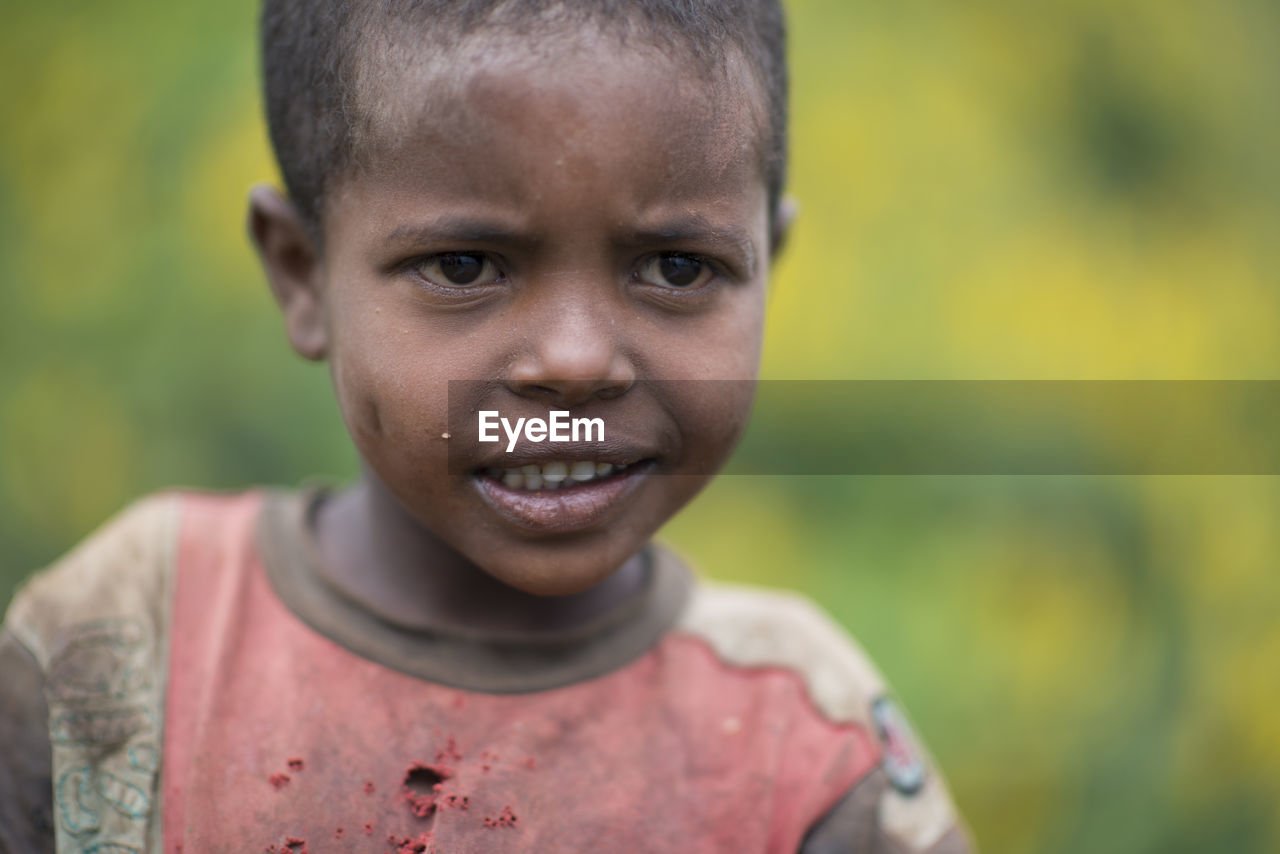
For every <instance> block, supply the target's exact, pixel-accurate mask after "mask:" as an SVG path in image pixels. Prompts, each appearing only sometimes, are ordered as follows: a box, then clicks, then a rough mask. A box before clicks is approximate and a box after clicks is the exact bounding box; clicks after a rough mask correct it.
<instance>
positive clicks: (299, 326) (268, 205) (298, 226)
mask: <svg viewBox="0 0 1280 854" xmlns="http://www.w3.org/2000/svg"><path fill="white" fill-rule="evenodd" d="M249 236H250V237H251V238H252V239H253V245H254V246H255V247H256V248H257V250H258V258H259V259H260V260H261V261H262V268H263V270H265V271H266V274H267V281H268V282H269V283H270V284H271V293H272V294H274V295H275V298H276V302H277V303H279V305H280V310H281V311H283V312H284V325H285V330H286V331H287V332H288V334H289V343H290V344H291V345H293V349H294V351H295V352H297V354H298V355H299V356H302V357H303V358H305V359H312V360H319V359H323V358H324V357H325V353H326V351H327V349H328V345H329V340H328V338H329V336H328V331H327V330H326V328H325V316H324V291H323V288H322V287H321V284H322V280H323V275H322V273H323V270H322V265H321V263H320V255H319V252H318V251H317V248H316V245H315V243H314V241H312V239H311V237H310V235H309V234H308V233H307V229H306V227H305V226H304V225H303V224H302V218H301V217H299V216H298V211H297V209H296V208H295V207H294V206H293V203H292V202H290V201H289V200H288V199H287V198H285V197H284V196H283V195H281V194H280V192H279V191H278V190H276V189H275V188H274V187H270V186H267V185H266V184H258V185H257V186H255V187H254V188H253V189H251V190H250V191H249Z"/></svg>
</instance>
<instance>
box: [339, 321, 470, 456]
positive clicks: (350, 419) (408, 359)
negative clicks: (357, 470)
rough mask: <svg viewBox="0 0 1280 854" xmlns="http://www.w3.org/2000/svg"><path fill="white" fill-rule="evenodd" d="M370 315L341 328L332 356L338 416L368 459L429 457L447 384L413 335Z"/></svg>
mask: <svg viewBox="0 0 1280 854" xmlns="http://www.w3.org/2000/svg"><path fill="white" fill-rule="evenodd" d="M374 318H375V322H372V323H366V324H362V325H359V326H356V327H354V328H353V327H351V326H348V327H346V328H343V329H340V330H339V335H338V338H337V346H336V347H335V348H334V351H333V353H332V356H331V370H332V374H333V383H334V389H335V392H336V394H337V398H338V404H339V406H340V408H341V410H342V414H343V419H344V420H345V422H346V424H347V429H348V431H349V432H350V433H351V437H352V439H353V440H354V441H355V443H356V444H357V446H358V447H359V448H360V450H361V451H362V452H363V453H364V455H365V456H366V458H367V459H369V460H370V462H374V461H375V460H376V459H384V458H390V457H403V456H409V457H428V456H430V453H431V451H432V450H433V449H434V443H432V442H430V441H428V440H429V439H430V438H431V437H432V436H433V435H434V436H435V437H437V438H438V437H439V435H440V434H441V433H442V432H444V431H445V430H446V429H447V428H446V427H445V426H444V425H445V423H446V412H445V409H446V400H447V384H446V383H445V381H444V380H443V379H441V377H440V376H439V375H438V374H436V373H435V372H434V371H432V370H431V366H432V365H433V364H434V362H433V359H432V358H431V355H430V354H429V353H420V352H418V351H417V349H415V348H414V347H413V346H411V343H412V342H413V341H415V340H417V339H416V338H415V336H413V335H412V334H411V333H409V332H406V331H405V330H403V329H399V328H397V327H396V326H395V325H394V324H386V323H381V322H376V321H377V319H378V315H377V314H376V313H375V315H374ZM419 349H420V348H419Z"/></svg>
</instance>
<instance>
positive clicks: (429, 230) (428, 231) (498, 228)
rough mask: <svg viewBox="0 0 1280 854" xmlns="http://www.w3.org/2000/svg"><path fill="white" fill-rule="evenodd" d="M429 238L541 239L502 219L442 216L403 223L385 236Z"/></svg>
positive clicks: (519, 242) (518, 242) (526, 242)
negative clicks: (497, 220) (503, 221)
mask: <svg viewBox="0 0 1280 854" xmlns="http://www.w3.org/2000/svg"><path fill="white" fill-rule="evenodd" d="M429 240H457V241H460V242H466V243H505V244H509V245H514V246H532V245H533V244H535V243H536V242H537V241H535V240H533V239H532V238H530V237H529V236H528V235H525V234H521V233H520V232H519V231H517V230H516V229H513V228H509V227H507V226H505V225H502V224H501V223H498V222H494V221H492V220H487V219H472V218H468V217H441V218H439V219H434V220H430V221H428V222H421V223H409V224H405V225H400V226H397V227H396V228H393V229H392V230H391V231H390V232H389V233H388V234H387V236H386V237H384V238H383V242H384V243H407V242H414V243H418V242H424V241H429Z"/></svg>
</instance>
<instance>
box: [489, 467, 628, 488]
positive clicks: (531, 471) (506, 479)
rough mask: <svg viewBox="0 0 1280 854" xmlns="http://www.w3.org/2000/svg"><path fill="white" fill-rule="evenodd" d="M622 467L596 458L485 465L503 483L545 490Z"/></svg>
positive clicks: (590, 479)
mask: <svg viewBox="0 0 1280 854" xmlns="http://www.w3.org/2000/svg"><path fill="white" fill-rule="evenodd" d="M621 468H623V467H622V466H616V465H614V464H613V463H597V462H594V461H592V460H574V461H573V462H561V461H559V460H557V461H555V462H549V463H543V464H542V465H534V464H532V463H530V464H529V465H524V466H520V467H519V468H511V469H500V468H489V469H485V474H486V475H488V476H489V477H491V478H493V479H494V480H500V481H502V484H503V486H505V487H507V488H508V489H524V490H535V489H537V490H544V489H559V488H560V487H562V486H565V487H567V486H572V485H573V484H575V483H587V482H589V481H593V480H599V479H600V478H604V477H608V476H609V475H611V474H613V473H614V472H615V471H618V470H619V469H621Z"/></svg>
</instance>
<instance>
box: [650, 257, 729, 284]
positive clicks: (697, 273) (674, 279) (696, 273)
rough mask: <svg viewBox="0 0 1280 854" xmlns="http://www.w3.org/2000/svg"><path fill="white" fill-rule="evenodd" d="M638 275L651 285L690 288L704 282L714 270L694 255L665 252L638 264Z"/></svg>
mask: <svg viewBox="0 0 1280 854" xmlns="http://www.w3.org/2000/svg"><path fill="white" fill-rule="evenodd" d="M639 275H640V278H641V279H642V280H643V281H645V282H648V283H649V284H651V285H661V286H663V287H667V288H679V289H681V290H690V289H692V288H695V287H698V286H700V285H704V284H706V283H707V281H708V280H709V279H711V278H712V277H713V276H714V275H715V270H714V269H713V268H712V266H711V265H710V264H709V263H707V262H706V261H704V260H702V259H701V258H699V257H698V256H696V255H681V254H679V253H675V252H665V253H663V254H661V255H654V256H653V257H651V258H648V259H646V260H645V262H644V263H643V264H641V265H640V270H639Z"/></svg>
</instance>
